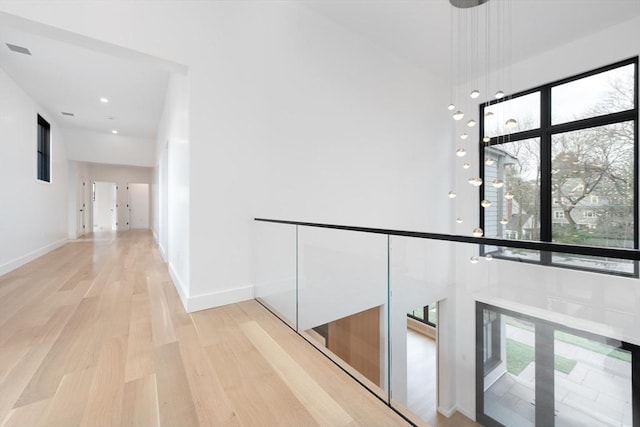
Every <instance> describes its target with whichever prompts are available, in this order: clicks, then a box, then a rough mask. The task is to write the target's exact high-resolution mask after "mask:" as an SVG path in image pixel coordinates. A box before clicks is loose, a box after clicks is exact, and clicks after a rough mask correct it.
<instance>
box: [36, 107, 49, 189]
mask: <svg viewBox="0 0 640 427" xmlns="http://www.w3.org/2000/svg"><path fill="white" fill-rule="evenodd" d="M37 167H38V172H37V173H38V179H39V180H40V181H45V182H51V126H50V125H49V123H48V122H47V121H46V120H45V119H43V118H42V117H41V116H40V115H38V149H37Z"/></svg>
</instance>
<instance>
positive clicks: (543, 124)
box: [479, 56, 640, 278]
mask: <svg viewBox="0 0 640 427" xmlns="http://www.w3.org/2000/svg"><path fill="white" fill-rule="evenodd" d="M638 58H639V57H638V56H635V57H632V58H628V59H625V60H622V61H618V62H615V63H612V64H609V65H605V66H602V67H598V68H595V69H593V70H590V71H586V72H584V73H580V74H576V75H574V76H570V77H566V78H564V79H561V80H556V81H553V82H550V83H547V84H544V85H541V86H537V87H534V88H531V89H527V90H524V91H520V92H516V93H514V94H512V95H509V96H506V97H505V98H503V99H499V100H491V101H488V102H485V103H481V104H480V105H479V117H480V120H479V122H480V123H479V140H480V141H481V142H480V144H479V148H480V156H479V165H480V171H479V172H480V178H481V179H482V181H483V182H484V181H485V164H484V158H485V147H491V146H496V145H500V144H502V143H505V142H515V141H522V140H526V139H531V138H539V139H540V239H539V241H542V242H553V240H552V238H553V237H552V223H553V215H554V214H553V191H552V185H551V181H552V178H551V170H552V167H551V166H552V151H551V146H552V145H551V140H552V136H553V135H556V134H561V133H566V132H571V131H577V130H584V129H589V128H594V127H598V126H606V125H611V124H616V123H623V122H628V121H633V127H634V129H633V132H634V170H633V180H634V183H633V189H634V204H633V220H634V230H633V242H634V244H633V248H634V249H639V247H640V246H639V243H640V242H639V240H640V236H639V231H638V229H639V227H638V211H639V207H638V206H639V204H640V200H639V199H640V197H639V196H638V194H639V193H638V192H639V188H638V181H639V179H638V169H639V167H640V166H639V164H638V163H640V162H639V160H638V157H639V156H638V153H639V141H638V122H639V120H638V108H639V107H638V99H639V98H638V80H639V77H638V71H639V70H638ZM627 65H634V94H633V100H634V107H633V109H631V110H625V111H621V112H615V113H610V114H605V115H601V116H596V117H590V118H586V119H579V120H575V121H568V122H565V123H559V124H555V125H553V124H552V121H551V114H552V106H551V91H552V89H553V88H554V87H556V86H560V85H563V84H565V83H569V82H572V81H576V80H580V79H583V78H586V77H590V76H593V75H596V74H600V73H604V72H606V71H610V70H613V69H616V68H620V67H624V66H627ZM535 92H540V127H539V128H536V129H530V130H525V131H521V132H515V133H512V134H509V135H508V136H505V135H499V136H493V137H491V138H490V139H489V141H488V142H484V141H483V138H484V119H483V118H484V109H485V108H486V107H489V106H492V105H495V104H499V103H502V102H505V101H508V100H511V99H514V98H518V97H521V96H525V95H529V94H531V93H535ZM484 198H485V186H484V185H482V186H480V187H479V200H484ZM480 227H481V228H482V229H483V230H484V229H485V214H484V209H482V208H481V209H480ZM590 247H592V248H593V249H594V255H593V256H598V254H597V250H598V248H599V246H590ZM488 253H490V254H492V256H494V257H495V258H500V259H504V260H512V261H518V262H525V263H531V264H540V265H545V266H551V267H558V268H565V269H573V270H580V271H590V272H595V273H603V274H609V275H614V276H623V277H635V278H638V277H640V271H639V270H640V269H639V265H638V264H639V263H638V262H637V261H634V262H633V272H632V273H627V272H622V271H612V270H604V269H598V268H593V267H585V266H576V265H568V264H562V263H556V262H553V260H552V253H551V252H540V258H539V260H531V259H523V258H519V257H512V256H501V255H500V253H499V252H498V251H487V250H486V247H485V246H484V245H481V246H480V254H481V255H485V254H488Z"/></svg>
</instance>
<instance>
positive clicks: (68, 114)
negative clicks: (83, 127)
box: [61, 111, 76, 117]
mask: <svg viewBox="0 0 640 427" xmlns="http://www.w3.org/2000/svg"><path fill="white" fill-rule="evenodd" d="M61 113H62V115H63V116H69V117H75V116H76V115H75V114H73V113H68V112H66V111H62V112H61Z"/></svg>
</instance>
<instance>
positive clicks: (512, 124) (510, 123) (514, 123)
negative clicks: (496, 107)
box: [504, 119, 518, 129]
mask: <svg viewBox="0 0 640 427" xmlns="http://www.w3.org/2000/svg"><path fill="white" fill-rule="evenodd" d="M504 125H505V126H506V127H507V128H509V129H513V128H515V127H516V126H518V122H517V121H516V119H509V120H507V121H506V122H505V123H504Z"/></svg>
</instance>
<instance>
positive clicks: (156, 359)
mask: <svg viewBox="0 0 640 427" xmlns="http://www.w3.org/2000/svg"><path fill="white" fill-rule="evenodd" d="M0 425H1V426H2V427H9V426H20V427H28V426H61V427H68V426H75V425H83V426H91V427H94V426H118V425H123V426H156V425H161V426H170V427H187V426H197V425H200V426H217V425H232V426H235V425H238V426H252V425H255V426H281V425H282V426H307V425H326V426H346V425H349V426H352V425H362V426H395V425H407V424H406V423H405V422H404V421H403V420H402V419H401V418H400V417H399V416H398V415H397V414H395V413H394V412H393V411H391V410H390V409H389V408H387V407H386V406H385V405H384V404H383V403H381V402H380V401H379V400H377V399H376V398H375V397H374V396H373V395H371V394H370V393H369V392H367V391H366V390H364V389H363V388H362V387H361V386H360V385H358V384H357V383H356V382H355V381H353V380H352V379H351V378H350V377H348V376H347V375H346V374H344V372H342V371H341V370H340V369H338V368H337V367H336V366H335V365H334V364H333V363H331V362H330V361H328V360H327V359H326V358H325V357H324V356H323V355H322V354H320V353H319V352H318V351H317V350H315V349H314V348H313V347H312V346H310V345H309V344H308V343H306V342H305V341H304V340H303V339H302V338H301V337H299V336H298V335H297V334H295V333H294V332H293V331H291V330H290V329H289V328H288V327H286V326H285V325H284V324H283V323H282V322H280V321H279V320H277V319H276V318H275V317H274V316H273V315H272V314H271V313H269V312H268V311H266V310H265V309H264V308H263V307H262V306H260V305H259V304H258V303H256V302H255V301H249V302H244V303H240V304H233V305H229V306H225V307H221V308H216V309H210V310H204V311H200V312H197V313H193V314H187V313H185V311H184V309H183V308H182V305H181V303H180V300H179V297H178V295H177V293H176V291H175V289H174V287H173V284H172V283H171V281H170V279H169V276H168V273H167V269H166V266H165V264H164V263H163V261H162V259H161V257H160V255H159V252H158V249H157V247H156V245H155V244H154V242H153V238H152V236H151V234H150V233H148V232H138V231H130V232H123V233H118V234H117V238H115V235H114V234H110V233H106V234H102V235H100V234H96V235H89V237H88V238H86V239H81V240H79V241H74V242H71V243H68V244H67V245H65V246H63V247H62V248H59V249H57V250H55V251H53V252H51V253H49V254H47V255H45V256H43V257H41V258H39V259H37V260H35V261H33V262H31V263H29V264H27V265H25V266H23V267H22V268H19V269H17V270H14V271H13V272H11V273H9V274H7V275H5V276H2V277H0Z"/></svg>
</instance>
